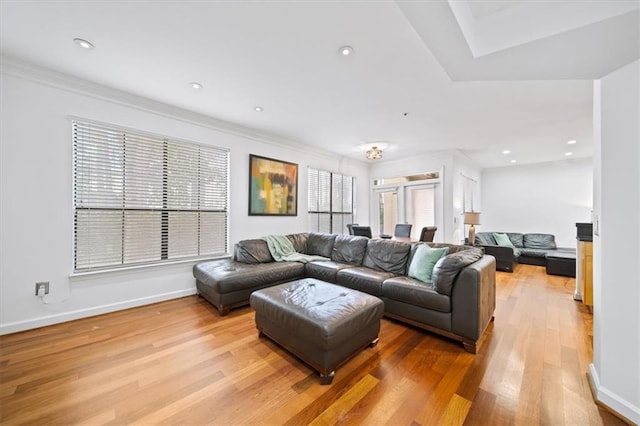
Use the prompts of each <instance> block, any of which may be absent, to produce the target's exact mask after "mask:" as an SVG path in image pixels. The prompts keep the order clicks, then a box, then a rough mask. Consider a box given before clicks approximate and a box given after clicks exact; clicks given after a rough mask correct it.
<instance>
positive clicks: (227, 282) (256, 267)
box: [193, 259, 304, 293]
mask: <svg viewBox="0 0 640 426" xmlns="http://www.w3.org/2000/svg"><path fill="white" fill-rule="evenodd" d="M303 275H304V264H302V263H299V262H270V263H261V264H255V263H253V264H250V263H242V262H237V261H233V260H230V259H225V260H212V261H209V262H200V263H198V264H197V265H195V266H194V267H193V276H194V277H195V278H196V280H198V281H200V282H201V283H202V284H204V285H206V286H209V287H211V288H213V289H214V290H215V291H216V293H231V292H234V291H239V290H244V289H252V288H256V289H258V288H263V287H265V286H267V285H271V284H274V283H280V282H284V281H290V280H293V279H298V278H301V277H302V276H303Z"/></svg>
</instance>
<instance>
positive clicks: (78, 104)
mask: <svg viewBox="0 0 640 426" xmlns="http://www.w3.org/2000/svg"><path fill="white" fill-rule="evenodd" d="M1 71H2V73H1V75H0V77H1V80H0V87H1V89H2V97H1V100H0V102H1V105H0V109H1V123H2V125H1V126H0V127H1V131H0V132H1V133H0V173H1V181H0V195H1V214H0V235H1V237H0V240H1V241H0V254H1V255H0V334H3V333H8V332H13V331H18V330H23V329H27V328H33V327H37V326H42V325H47V324H52V323H55V322H61V321H65V320H69V319H75V318H79V317H84V316H90V315H94V314H98V313H103V312H108V311H112V310H117V309H122V308H127V307H131V306H137V305H141V304H146V303H153V302H156V301H159V300H165V299H169V298H174V297H180V296H184V295H189V294H193V293H194V292H195V285H194V279H193V276H192V273H191V268H192V266H193V263H194V262H187V263H182V264H176V265H170V266H166V265H165V266H154V267H148V268H143V269H134V270H129V271H119V272H109V273H102V274H98V275H90V276H83V277H70V274H71V272H72V265H73V262H72V242H73V239H72V224H73V214H72V151H71V148H72V142H71V124H70V121H69V118H68V117H69V116H78V117H83V118H87V119H91V120H96V121H102V122H107V123H112V124H116V125H121V126H125V127H129V128H133V129H138V130H142V131H146V132H152V133H156V134H162V135H167V136H170V137H176V138H180V139H184V140H190V141H194V142H198V143H205V144H212V145H216V146H221V147H227V148H229V149H230V152H231V188H230V191H231V201H230V243H231V247H232V246H233V244H234V243H235V242H236V241H238V240H241V239H245V238H255V237H259V236H262V235H266V234H284V233H292V232H304V231H306V230H307V214H306V199H307V185H306V178H307V167H308V166H312V167H316V168H321V169H327V170H331V171H336V172H343V173H347V174H350V175H353V176H356V178H357V188H356V191H357V194H358V202H357V206H356V209H357V212H358V217H357V218H358V220H359V221H363V222H364V221H368V220H369V218H368V206H369V190H368V188H369V173H368V164H366V163H364V162H354V161H347V160H345V159H343V158H340V157H337V156H334V155H329V154H327V153H323V152H317V151H310V150H309V148H308V147H301V146H299V145H295V144H293V143H279V142H278V141H273V140H271V141H270V140H269V138H268V137H264V136H258V135H255V134H252V133H251V131H250V130H248V129H244V130H243V129H239V128H237V127H234V126H232V125H230V124H229V127H228V128H225V129H222V130H221V127H220V126H221V125H222V124H221V123H220V122H219V121H216V120H215V119H211V118H208V117H204V116H200V115H197V114H193V113H189V112H187V111H184V110H180V109H177V108H174V107H170V106H167V105H162V104H159V103H156V102H153V101H150V100H145V99H142V98H137V97H134V96H132V95H129V94H124V93H121V92H115V91H112V90H109V89H106V88H103V87H99V86H96V85H92V84H90V83H87V82H82V81H79V80H77V79H71V78H69V77H66V76H62V75H59V74H56V73H53V72H49V71H46V70H42V69H37V68H35V67H30V66H27V65H25V64H18V63H10V62H7V61H4V60H3V62H2V70H1ZM249 153H252V154H258V155H264V156H268V157H273V158H278V159H282V160H286V161H291V162H294V163H298V165H299V193H298V197H299V200H298V216H297V217H284V218H277V217H259V216H252V217H249V216H248V214H247V202H248V194H247V191H248V175H249V172H248V165H249ZM37 281H49V282H50V294H49V296H47V297H46V298H45V299H44V300H45V301H48V302H49V303H48V304H45V303H43V300H41V299H40V298H38V297H36V296H35V295H34V286H35V282H37Z"/></svg>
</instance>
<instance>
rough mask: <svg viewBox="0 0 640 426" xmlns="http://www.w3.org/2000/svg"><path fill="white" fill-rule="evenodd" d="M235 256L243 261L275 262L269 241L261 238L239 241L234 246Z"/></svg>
mask: <svg viewBox="0 0 640 426" xmlns="http://www.w3.org/2000/svg"><path fill="white" fill-rule="evenodd" d="M233 258H234V259H235V260H237V261H238V262H242V263H268V262H274V260H273V257H271V252H270V251H269V246H267V242H266V241H264V240H260V239H252V240H242V241H238V242H237V243H236V245H235V247H234V251H233Z"/></svg>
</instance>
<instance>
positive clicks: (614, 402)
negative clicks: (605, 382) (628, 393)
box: [589, 364, 640, 425]
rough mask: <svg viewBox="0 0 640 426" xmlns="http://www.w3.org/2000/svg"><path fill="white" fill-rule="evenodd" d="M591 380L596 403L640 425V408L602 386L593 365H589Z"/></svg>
mask: <svg viewBox="0 0 640 426" xmlns="http://www.w3.org/2000/svg"><path fill="white" fill-rule="evenodd" d="M589 380H590V381H591V388H592V390H593V392H594V398H595V399H596V402H598V403H600V404H602V405H605V406H606V407H607V408H609V409H611V410H613V411H615V412H616V413H618V414H619V415H621V416H622V417H624V418H625V419H627V420H630V421H631V422H633V423H635V424H636V425H637V424H640V407H636V406H634V405H633V404H631V403H630V402H629V401H627V400H625V399H623V398H620V397H619V396H618V395H616V394H615V393H613V392H611V391H610V390H609V389H607V388H605V387H604V386H602V384H601V383H600V377H599V376H598V370H596V367H595V366H594V365H593V364H589Z"/></svg>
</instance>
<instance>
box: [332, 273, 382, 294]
mask: <svg viewBox="0 0 640 426" xmlns="http://www.w3.org/2000/svg"><path fill="white" fill-rule="evenodd" d="M391 277H393V273H391V272H383V271H376V270H373V269H371V268H367V267H363V266H353V267H351V268H345V269H341V270H339V271H338V275H337V279H336V281H337V283H338V284H340V285H343V286H345V287H349V288H352V289H354V290H360V291H363V292H365V293H369V294H371V295H373V296H380V295H381V294H382V283H383V282H384V280H386V279H388V278H391Z"/></svg>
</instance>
